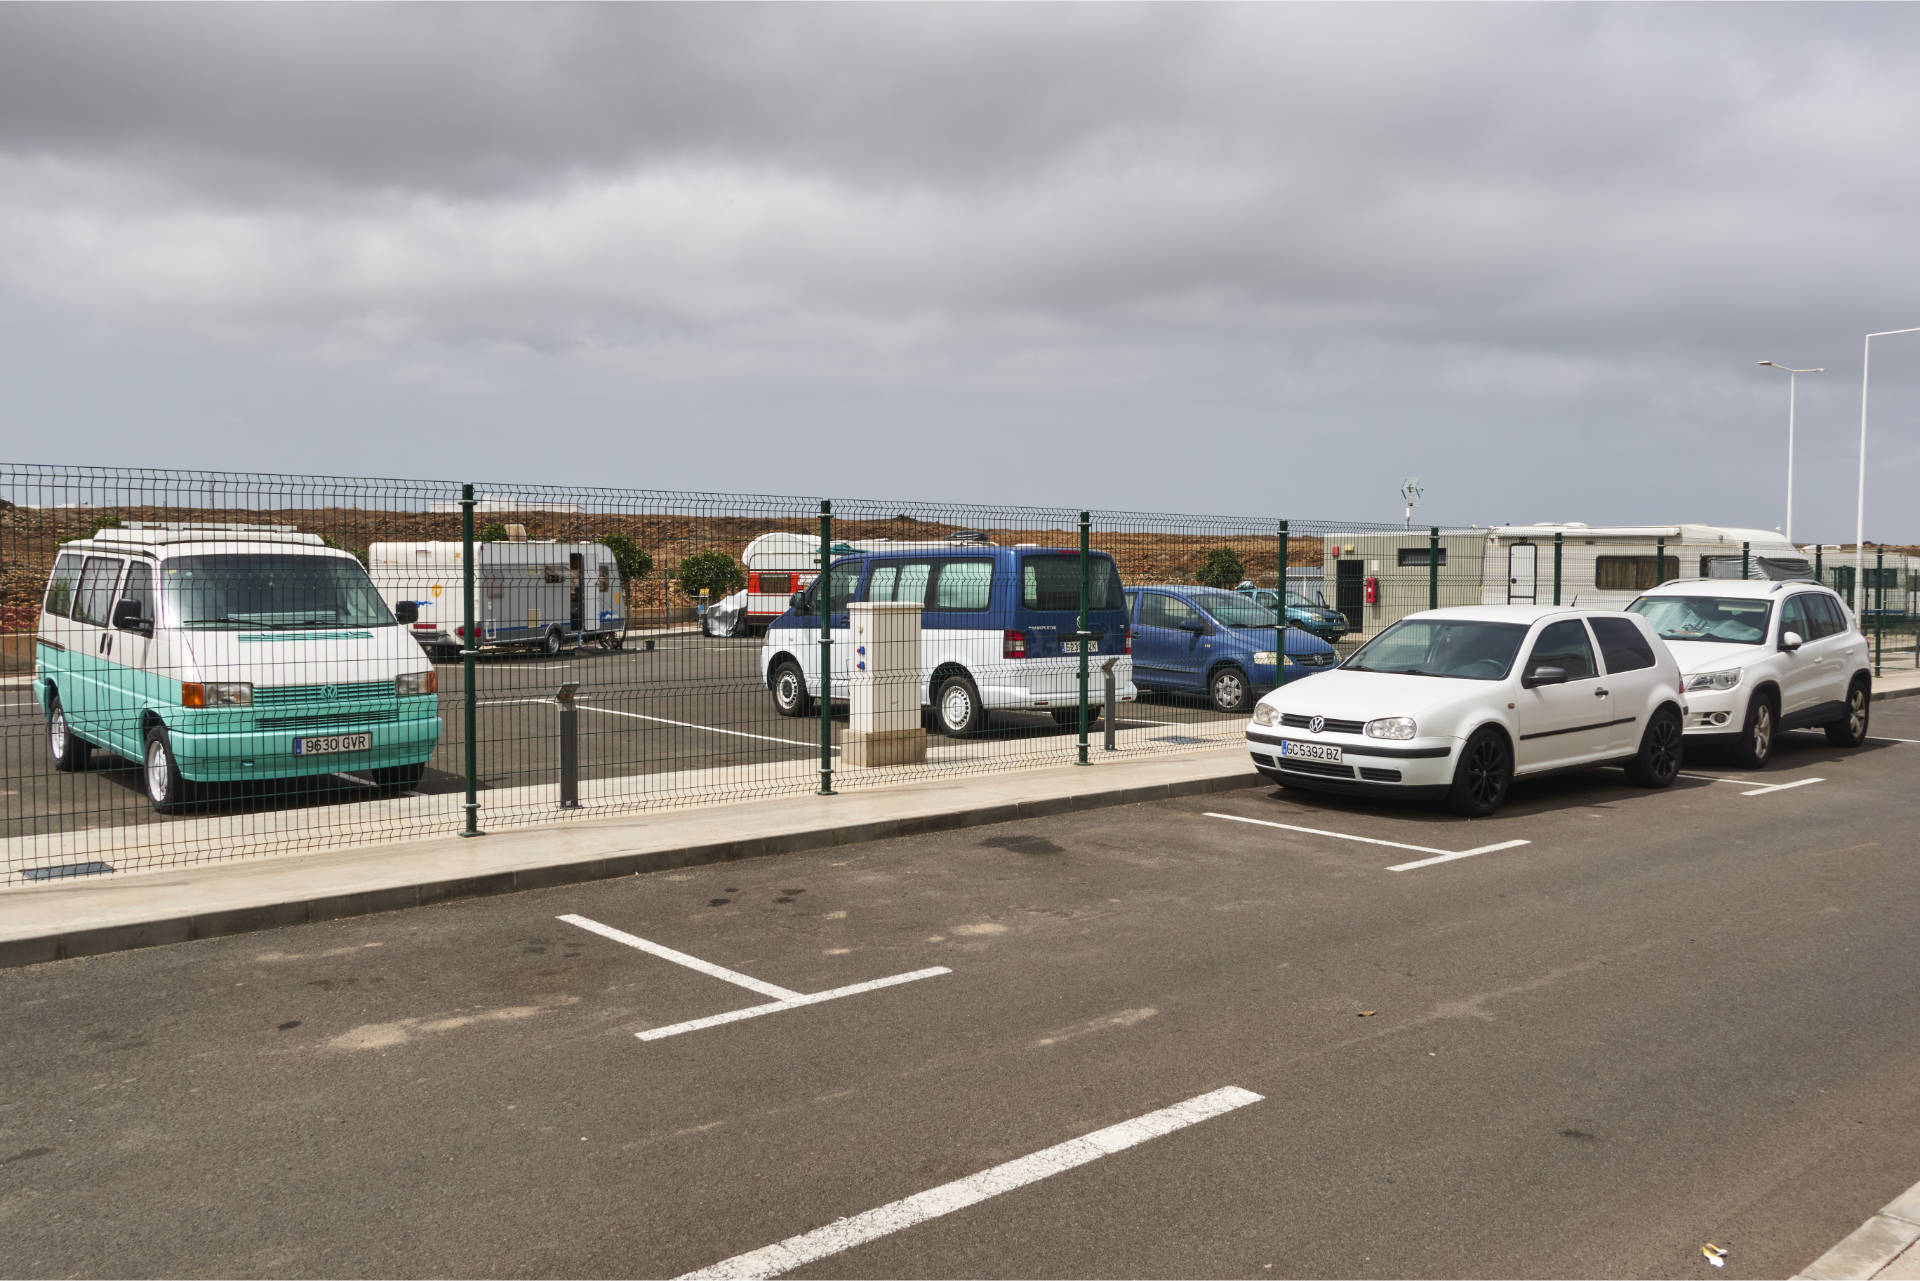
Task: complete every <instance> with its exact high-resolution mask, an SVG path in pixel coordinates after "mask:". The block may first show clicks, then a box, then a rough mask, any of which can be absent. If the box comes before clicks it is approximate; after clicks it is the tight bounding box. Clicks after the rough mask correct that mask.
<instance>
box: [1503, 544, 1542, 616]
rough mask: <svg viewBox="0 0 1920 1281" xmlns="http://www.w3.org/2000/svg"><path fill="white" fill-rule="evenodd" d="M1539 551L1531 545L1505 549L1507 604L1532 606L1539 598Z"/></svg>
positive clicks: (1513, 545)
mask: <svg viewBox="0 0 1920 1281" xmlns="http://www.w3.org/2000/svg"><path fill="white" fill-rule="evenodd" d="M1539 560H1540V549H1539V548H1538V547H1536V546H1535V545H1534V544H1532V543H1514V544H1512V545H1511V546H1509V547H1508V548H1507V604H1509V605H1532V604H1536V603H1537V598H1538V596H1539V573H1538V570H1539Z"/></svg>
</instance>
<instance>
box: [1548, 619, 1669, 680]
mask: <svg viewBox="0 0 1920 1281" xmlns="http://www.w3.org/2000/svg"><path fill="white" fill-rule="evenodd" d="M1587 622H1588V623H1589V624H1590V625H1591V626H1592V627H1593V634H1594V636H1595V637H1596V638H1597V639H1598V640H1599V642H1600V656H1601V657H1602V658H1604V659H1606V662H1607V671H1608V673H1610V674H1611V673H1617V672H1635V671H1639V670H1640V669H1641V668H1643V667H1652V666H1653V665H1654V662H1655V659H1654V655H1653V643H1652V642H1651V641H1649V640H1648V639H1647V638H1646V636H1645V635H1644V634H1643V633H1642V632H1641V630H1640V629H1639V628H1638V627H1637V626H1635V625H1634V622H1633V620H1632V619H1630V618H1601V617H1594V618H1589V619H1588V620H1587ZM1568 675H1569V676H1571V675H1572V673H1568Z"/></svg>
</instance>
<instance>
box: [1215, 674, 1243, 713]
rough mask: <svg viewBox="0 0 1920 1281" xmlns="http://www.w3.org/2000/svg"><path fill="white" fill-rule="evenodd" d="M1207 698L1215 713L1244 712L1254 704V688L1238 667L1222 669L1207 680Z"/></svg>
mask: <svg viewBox="0 0 1920 1281" xmlns="http://www.w3.org/2000/svg"><path fill="white" fill-rule="evenodd" d="M1207 698H1208V699H1209V700H1210V701H1211V702H1212V703H1213V707H1214V710H1215V711H1220V712H1244V711H1246V710H1247V708H1248V707H1249V706H1251V705H1252V703H1253V686H1252V684H1251V683H1250V682H1248V680H1247V674H1246V673H1245V672H1243V671H1241V670H1240V669H1239V668H1237V667H1222V668H1220V669H1219V670H1218V671H1216V672H1214V674H1213V675H1212V676H1210V677H1208V678H1207Z"/></svg>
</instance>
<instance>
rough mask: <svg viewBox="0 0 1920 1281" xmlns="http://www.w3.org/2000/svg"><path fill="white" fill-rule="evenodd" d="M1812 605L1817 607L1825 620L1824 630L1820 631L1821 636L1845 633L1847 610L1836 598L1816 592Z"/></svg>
mask: <svg viewBox="0 0 1920 1281" xmlns="http://www.w3.org/2000/svg"><path fill="white" fill-rule="evenodd" d="M1813 607H1814V608H1815V609H1817V610H1818V611H1819V612H1820V614H1821V616H1822V617H1823V618H1824V619H1825V620H1826V621H1825V630H1824V631H1822V632H1821V633H1820V634H1821V635H1822V636H1841V635H1845V633H1846V631H1847V611H1846V609H1845V608H1844V607H1842V606H1841V604H1840V602H1839V601H1838V600H1836V599H1834V598H1833V597H1831V596H1827V595H1823V594H1816V595H1815V596H1814V598H1813Z"/></svg>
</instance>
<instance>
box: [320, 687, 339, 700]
mask: <svg viewBox="0 0 1920 1281" xmlns="http://www.w3.org/2000/svg"><path fill="white" fill-rule="evenodd" d="M320 697H322V698H329V699H331V698H338V697H340V687H339V686H338V685H322V686H321V687H320Z"/></svg>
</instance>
